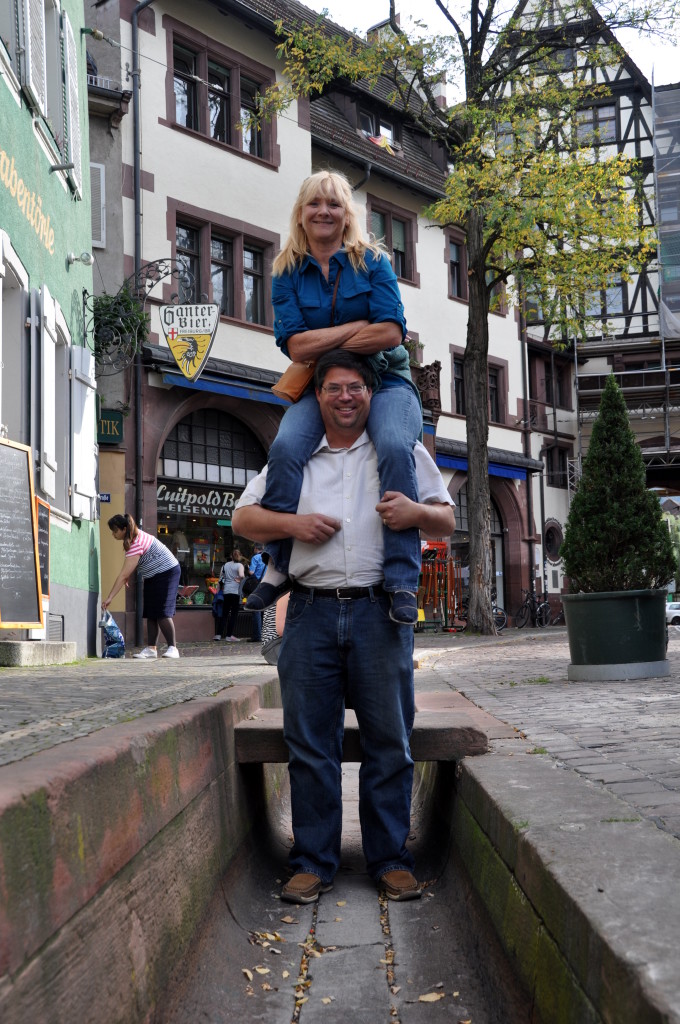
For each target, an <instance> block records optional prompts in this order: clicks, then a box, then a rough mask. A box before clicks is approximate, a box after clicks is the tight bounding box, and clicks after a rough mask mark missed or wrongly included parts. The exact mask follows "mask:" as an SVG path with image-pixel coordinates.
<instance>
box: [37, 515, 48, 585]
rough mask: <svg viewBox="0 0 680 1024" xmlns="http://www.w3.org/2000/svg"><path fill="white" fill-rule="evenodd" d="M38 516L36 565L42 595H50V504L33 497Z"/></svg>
mask: <svg viewBox="0 0 680 1024" xmlns="http://www.w3.org/2000/svg"><path fill="white" fill-rule="evenodd" d="M35 510H36V513H37V516H38V565H39V566H40V589H41V590H42V596H43V597H49V596H50V506H49V505H48V504H47V502H46V501H43V500H42V498H36V499H35Z"/></svg>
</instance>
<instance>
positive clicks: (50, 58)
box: [45, 0, 66, 162]
mask: <svg viewBox="0 0 680 1024" xmlns="http://www.w3.org/2000/svg"><path fill="white" fill-rule="evenodd" d="M45 71H46V74H47V100H46V104H47V111H46V121H47V128H48V129H49V132H50V135H51V137H52V139H53V141H54V145H55V146H56V147H57V150H58V151H59V154H60V156H61V158H62V160H64V162H66V157H65V142H66V139H65V132H66V115H65V113H64V56H63V47H62V42H61V11H60V10H59V4H58V2H57V0H45Z"/></svg>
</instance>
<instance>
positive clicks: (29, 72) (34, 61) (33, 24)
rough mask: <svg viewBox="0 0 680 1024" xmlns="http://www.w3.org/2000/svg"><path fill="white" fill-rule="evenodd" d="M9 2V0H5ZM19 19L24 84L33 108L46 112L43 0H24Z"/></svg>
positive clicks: (22, 81) (22, 79)
mask: <svg viewBox="0 0 680 1024" xmlns="http://www.w3.org/2000/svg"><path fill="white" fill-rule="evenodd" d="M5 2H6V0H5ZM21 3H22V10H21V18H20V20H19V28H20V39H21V46H22V49H23V55H22V62H21V84H22V85H23V87H24V91H25V93H26V95H27V97H28V99H29V102H30V103H31V106H32V107H34V109H36V110H38V111H39V112H40V113H41V114H43V115H45V114H46V113H47V70H46V67H45V7H44V0H21Z"/></svg>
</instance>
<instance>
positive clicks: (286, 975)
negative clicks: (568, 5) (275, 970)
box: [281, 971, 290, 978]
mask: <svg viewBox="0 0 680 1024" xmlns="http://www.w3.org/2000/svg"><path fill="white" fill-rule="evenodd" d="M281 977H282V978H290V971H281Z"/></svg>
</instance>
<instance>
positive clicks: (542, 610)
mask: <svg viewBox="0 0 680 1024" xmlns="http://www.w3.org/2000/svg"><path fill="white" fill-rule="evenodd" d="M522 593H523V594H524V600H523V602H522V604H521V606H520V608H519V609H518V611H516V612H515V625H516V626H517V628H518V629H522V628H523V627H524V626H526V624H527V623H528V622H531V623H532V625H535V626H549V625H550V620H551V618H552V612H551V610H550V605H549V604H548V602H547V601H545V600H543V599H541V598H539V597H538V595H537V594H534V593H532V591H531V590H525V589H524V588H522Z"/></svg>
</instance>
